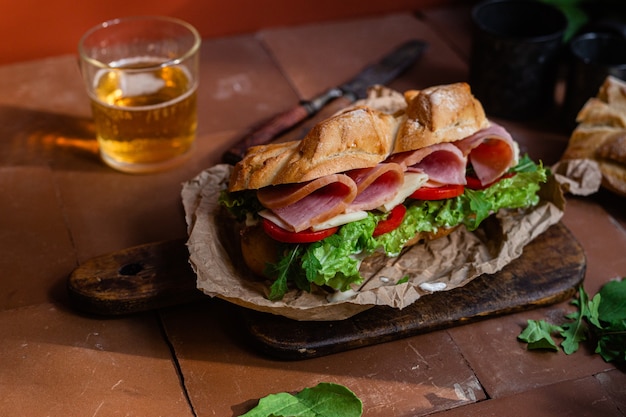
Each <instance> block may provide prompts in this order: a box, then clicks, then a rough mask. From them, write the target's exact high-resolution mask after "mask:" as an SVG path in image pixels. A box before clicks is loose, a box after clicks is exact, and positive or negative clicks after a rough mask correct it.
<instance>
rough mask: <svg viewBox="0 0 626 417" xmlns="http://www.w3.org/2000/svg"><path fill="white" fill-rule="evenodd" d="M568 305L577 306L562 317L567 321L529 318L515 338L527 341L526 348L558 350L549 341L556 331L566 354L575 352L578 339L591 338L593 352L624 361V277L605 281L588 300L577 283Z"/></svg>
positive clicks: (617, 360)
mask: <svg viewBox="0 0 626 417" xmlns="http://www.w3.org/2000/svg"><path fill="white" fill-rule="evenodd" d="M572 304H573V305H575V306H577V307H578V309H577V310H576V311H575V312H573V313H571V314H568V315H566V316H565V318H566V319H568V320H570V321H568V322H566V323H564V324H562V325H561V326H554V327H551V326H552V325H547V324H545V325H544V324H542V322H536V321H533V320H529V321H528V325H527V327H526V328H525V329H524V330H523V331H522V333H521V334H520V335H519V336H518V339H520V340H522V341H524V342H527V343H528V348H529V349H539V348H549V349H552V350H558V349H554V348H553V347H552V343H551V342H553V341H551V340H549V339H551V335H552V334H554V332H555V331H556V332H558V333H559V334H560V336H561V337H562V338H563V340H562V341H561V348H562V349H563V351H564V352H565V353H566V354H568V355H569V354H572V353H574V352H576V351H577V350H578V348H579V345H580V343H581V342H584V341H595V342H596V348H595V353H598V354H600V355H601V356H602V358H603V359H604V360H605V361H607V362H619V363H623V364H626V279H624V278H622V279H621V280H614V281H609V282H607V283H606V284H604V285H603V286H602V288H601V289H600V291H598V293H597V294H596V295H595V296H594V297H593V298H592V299H591V300H590V299H589V295H588V294H587V292H585V290H584V288H583V287H582V286H581V287H580V288H579V291H578V298H577V299H574V300H572Z"/></svg>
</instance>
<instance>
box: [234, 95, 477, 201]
mask: <svg viewBox="0 0 626 417" xmlns="http://www.w3.org/2000/svg"><path fill="white" fill-rule="evenodd" d="M404 97H405V101H406V104H405V107H404V108H400V109H398V105H397V103H396V104H394V106H392V108H393V113H389V112H385V111H383V110H379V109H374V108H371V107H368V106H355V107H352V108H350V109H348V110H346V111H343V112H340V113H338V114H336V115H334V116H332V117H330V118H328V119H326V120H324V121H322V122H320V123H318V124H317V125H316V126H315V127H314V128H313V129H311V131H310V132H309V133H308V134H307V135H306V137H305V138H304V139H302V141H293V142H286V143H279V144H270V145H261V146H255V147H252V148H250V149H249V151H248V153H247V154H246V156H245V157H244V159H243V160H242V161H241V162H239V163H238V164H237V165H236V166H235V170H234V173H233V175H232V177H231V179H230V183H229V191H231V192H232V191H240V190H245V189H259V188H263V187H266V186H269V185H279V184H289V183H300V182H306V181H310V180H313V179H316V178H319V177H321V176H324V175H330V174H336V173H339V172H345V171H349V170H352V169H357V168H370V167H374V166H376V164H378V163H380V162H382V161H384V160H385V159H387V157H388V156H389V155H391V154H393V153H399V152H404V151H410V150H416V149H420V148H423V147H426V146H429V145H432V144H435V143H440V142H453V141H456V140H460V139H463V138H465V137H467V136H470V135H471V134H473V133H475V132H477V131H479V130H481V129H483V128H486V127H488V126H489V122H488V120H487V118H486V117H485V112H484V110H483V107H482V105H481V104H480V102H479V101H478V100H476V98H474V96H473V95H472V93H471V91H470V87H469V85H468V84H466V83H456V84H449V85H442V86H436V87H431V88H426V89H424V90H420V91H417V90H411V91H408V92H407V93H405V95H404Z"/></svg>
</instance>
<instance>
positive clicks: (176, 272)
mask: <svg viewBox="0 0 626 417" xmlns="http://www.w3.org/2000/svg"><path fill="white" fill-rule="evenodd" d="M187 258H188V253H187V248H186V247H185V245H184V241H183V240H180V241H168V242H160V243H152V244H147V245H141V246H137V247H133V248H129V249H127V250H124V251H121V252H117V253H114V254H109V255H104V256H102V257H98V258H94V259H92V260H90V261H88V262H86V263H85V264H83V265H82V266H81V267H79V268H77V269H76V270H75V271H74V272H73V273H72V275H71V276H70V277H69V280H68V291H69V295H70V300H71V301H72V303H73V304H74V306H75V307H76V308H78V309H80V310H82V311H85V312H89V313H95V314H100V315H120V314H130V313H135V312H139V311H146V310H151V309H156V308H161V307H167V306H172V305H176V304H180V303H184V302H188V301H192V300H195V299H199V298H206V296H204V295H202V294H201V293H200V292H199V291H198V290H197V289H196V286H195V275H194V274H193V272H192V271H191V268H190V267H189V264H188V262H187ZM585 269H586V259H585V255H584V252H583V249H582V247H581V246H580V244H579V243H578V242H577V241H576V239H575V238H574V236H573V235H572V234H571V232H570V231H569V230H568V229H567V228H566V227H565V226H564V225H563V224H561V223H558V224H556V225H554V226H552V227H551V228H550V229H548V230H547V231H546V232H545V233H543V234H542V235H540V236H539V237H537V238H536V239H535V240H534V241H532V242H531V243H530V244H529V245H527V246H526V247H525V248H524V253H523V254H522V256H521V257H520V258H518V259H516V260H515V261H513V262H512V263H510V264H509V265H507V266H506V267H505V268H504V269H503V270H501V271H499V272H497V273H495V274H492V275H483V276H481V277H478V278H476V279H474V280H473V281H471V282H470V283H468V284H467V285H465V286H463V287H459V288H455V289H453V290H450V291H443V292H439V293H434V294H432V295H428V296H424V297H422V298H420V299H418V300H417V301H416V302H415V303H414V304H412V305H410V306H409V307H406V308H404V309H402V310H398V309H393V308H391V307H383V306H377V307H373V308H371V309H369V310H367V311H365V312H362V313H360V314H358V315H356V316H354V317H352V318H349V319H346V320H340V321H331V322H302V321H294V320H291V319H287V318H285V317H282V316H276V315H272V314H267V313H261V312H257V311H253V310H248V309H244V308H241V307H238V306H234V305H233V306H232V308H233V309H234V311H236V312H238V313H239V314H240V315H241V318H242V323H243V326H244V330H245V331H246V332H247V333H248V334H249V336H250V340H251V341H252V343H253V345H254V346H255V347H256V348H257V349H258V350H259V351H261V352H263V353H265V354H268V355H271V356H274V357H277V358H281V359H290V360H295V359H306V358H312V357H317V356H323V355H328V354H332V353H337V352H341V351H345V350H350V349H355V348H359V347H364V346H369V345H373V344H377V343H383V342H387V341H391V340H396V339H400V338H405V337H408V336H412V335H416V334H420V333H425V332H429V331H433V330H437V329H443V328H448V327H452V326H456V325H460V324H464V323H469V322H473V321H477V320H481V319H485V318H489V317H494V316H498V315H502V314H508V313H513V312H517V311H522V310H526V309H531V308H535V307H539V306H545V305H549V304H553V303H557V302H560V301H564V300H567V299H569V298H571V297H572V296H573V295H574V294H575V292H576V290H577V288H578V286H579V285H580V284H581V282H582V280H583V278H584V274H585Z"/></svg>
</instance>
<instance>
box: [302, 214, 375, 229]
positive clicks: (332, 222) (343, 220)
mask: <svg viewBox="0 0 626 417" xmlns="http://www.w3.org/2000/svg"><path fill="white" fill-rule="evenodd" d="M366 217H367V211H363V210H359V211H354V212H352V213H341V214H338V215H336V216H335V217H333V218H331V219H328V220H326V221H325V222H323V223H319V224H316V225H313V226H312V227H311V229H313V230H314V231H316V232H317V231H318V230H324V229H330V228H331V227H337V226H342V225H344V224H347V223H352V222H356V221H359V220H363V219H364V218H366Z"/></svg>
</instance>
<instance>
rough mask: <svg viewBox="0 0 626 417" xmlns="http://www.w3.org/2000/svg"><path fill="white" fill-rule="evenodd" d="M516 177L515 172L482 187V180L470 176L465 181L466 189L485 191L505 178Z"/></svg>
mask: <svg viewBox="0 0 626 417" xmlns="http://www.w3.org/2000/svg"><path fill="white" fill-rule="evenodd" d="M514 175H515V172H508V173H506V174H504V175H503V176H501V177H500V178H498V179H497V180H495V181H493V182H490V183H489V184H485V185H482V184H481V183H480V180H479V179H478V178H476V177H475V176H473V175H468V176H467V177H465V179H466V180H467V185H466V187H467V188H469V189H472V190H484V189H485V188H489V187H491V186H492V185H493V184H495V183H497V182H498V181H500V180H503V179H505V178H511V177H512V176H514Z"/></svg>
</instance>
